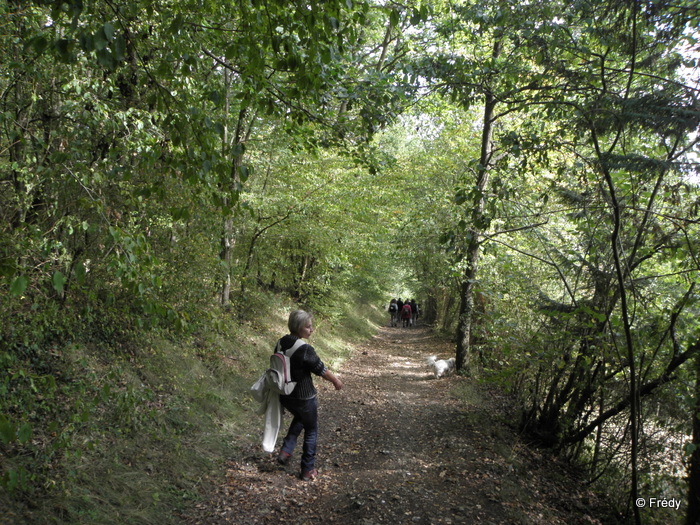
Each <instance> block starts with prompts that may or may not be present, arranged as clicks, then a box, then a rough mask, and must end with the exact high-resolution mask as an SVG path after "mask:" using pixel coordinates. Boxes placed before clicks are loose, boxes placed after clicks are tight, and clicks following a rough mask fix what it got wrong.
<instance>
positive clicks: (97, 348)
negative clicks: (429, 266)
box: [0, 296, 382, 525]
mask: <svg viewBox="0 0 700 525" xmlns="http://www.w3.org/2000/svg"><path fill="white" fill-rule="evenodd" d="M263 299H265V300H263ZM255 302H256V304H255V308H253V309H251V308H246V311H245V313H244V314H241V313H240V310H239V311H238V312H236V311H230V312H215V313H211V312H210V315H209V318H208V320H207V322H206V323H200V326H198V327H197V329H196V331H193V332H191V333H189V334H187V335H174V334H172V333H168V332H163V331H160V332H153V331H150V332H149V331H142V332H138V331H137V332H133V333H132V334H131V336H130V337H129V338H128V339H127V340H125V339H120V340H119V342H118V343H117V342H116V341H115V342H108V341H100V340H90V339H87V338H86V339H85V340H82V341H81V340H74V341H72V342H70V343H64V344H61V345H58V344H56V345H54V346H51V347H50V348H34V349H32V351H27V352H24V353H23V352H20V351H17V350H16V349H14V350H3V351H0V365H2V368H0V374H2V375H0V389H1V390H2V394H4V395H3V396H2V401H0V457H2V465H1V466H0V507H2V508H3V509H4V512H3V513H2V514H1V515H0V523H2V524H3V525H4V524H20V523H47V524H48V523H54V524H63V523H71V524H79V523H85V524H91V525H93V524H102V523H104V524H107V523H109V524H113V523H120V524H158V525H163V524H176V523H180V522H181V521H182V517H183V516H185V515H186V514H187V509H188V508H189V507H191V506H192V505H195V504H196V502H197V501H198V498H199V497H200V496H201V495H202V493H203V491H202V488H203V487H202V484H203V483H205V480H208V481H211V479H212V478H216V477H217V476H223V469H224V465H225V462H226V460H227V459H228V458H230V457H232V456H234V455H235V454H236V453H237V450H238V447H239V446H240V445H241V443H242V440H243V439H249V437H250V436H251V435H254V433H256V432H259V431H260V429H261V424H260V421H259V418H258V416H255V415H254V412H253V410H254V406H253V402H252V398H251V397H250V396H249V395H248V389H249V387H250V385H251V384H252V383H253V382H254V380H255V379H256V378H257V376H258V375H259V374H260V372H261V370H262V369H263V368H264V367H265V366H266V365H267V359H268V355H269V353H270V351H271V348H272V347H273V345H274V343H275V341H276V339H277V338H278V337H280V336H281V335H283V334H284V333H286V331H287V330H286V318H287V314H288V312H289V310H290V309H291V308H293V305H291V304H290V303H286V304H285V303H284V301H282V300H280V299H279V298H277V297H272V296H268V297H266V298H258V300H257V301H255ZM339 304H340V306H337V307H336V308H335V309H333V310H329V311H328V312H315V314H316V323H315V324H316V333H315V334H314V336H313V344H314V346H315V347H316V348H317V349H318V351H319V353H320V354H321V357H322V358H323V359H324V360H325V361H326V362H327V363H328V364H329V365H330V366H333V367H335V368H339V367H340V366H341V365H342V362H343V360H344V359H346V358H347V357H348V356H349V355H350V353H351V352H352V350H353V343H354V342H358V341H361V340H364V339H366V338H368V337H369V336H371V334H372V333H373V331H374V330H375V328H376V325H374V324H373V322H372V321H371V319H375V320H379V319H380V318H379V316H380V315H382V313H381V312H379V311H378V310H377V309H375V308H373V307H370V306H367V307H366V308H362V311H359V307H358V305H357V304H356V302H355V301H352V300H347V301H340V302H339ZM265 305H274V306H270V307H267V306H265ZM208 481H207V482H208Z"/></svg>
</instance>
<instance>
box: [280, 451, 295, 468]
mask: <svg viewBox="0 0 700 525" xmlns="http://www.w3.org/2000/svg"><path fill="white" fill-rule="evenodd" d="M290 459H292V455H291V454H290V453H289V452H285V451H284V450H280V455H279V456H277V463H279V464H280V465H289V460H290Z"/></svg>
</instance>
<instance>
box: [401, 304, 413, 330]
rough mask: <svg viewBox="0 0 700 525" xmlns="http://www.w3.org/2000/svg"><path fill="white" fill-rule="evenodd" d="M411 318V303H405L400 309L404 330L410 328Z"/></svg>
mask: <svg viewBox="0 0 700 525" xmlns="http://www.w3.org/2000/svg"><path fill="white" fill-rule="evenodd" d="M412 317H413V312H412V311H411V303H408V302H407V303H405V304H404V305H403V308H401V320H402V321H403V326H404V328H405V327H407V326H411V319H412Z"/></svg>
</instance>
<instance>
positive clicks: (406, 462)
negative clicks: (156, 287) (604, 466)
mask: <svg viewBox="0 0 700 525" xmlns="http://www.w3.org/2000/svg"><path fill="white" fill-rule="evenodd" d="M452 348H453V347H452V346H451V345H449V344H447V343H445V342H440V341H439V340H437V339H436V338H435V337H434V336H433V335H432V334H431V333H430V332H429V330H428V329H426V328H421V327H418V328H415V329H402V328H384V329H382V330H381V331H380V333H379V334H378V335H377V336H376V337H375V338H374V339H373V340H372V341H371V342H370V343H368V344H367V345H366V346H365V347H364V348H362V349H361V351H359V352H357V353H356V355H355V356H354V357H353V358H352V359H351V360H350V361H348V362H347V363H346V364H345V366H344V368H343V370H342V371H341V377H342V379H343V381H344V383H345V388H344V389H343V390H342V391H341V392H335V391H333V390H332V387H331V386H330V385H329V384H327V383H326V382H320V383H322V384H319V396H320V398H319V399H320V407H321V408H320V424H321V429H320V435H319V447H318V456H317V467H318V469H319V471H320V476H319V478H318V479H317V480H315V481H313V482H307V483H304V482H302V481H300V480H299V479H298V478H297V477H296V476H297V474H298V469H299V466H298V461H299V451H297V452H296V453H295V455H294V458H293V461H292V463H291V464H290V465H289V466H288V467H286V468H285V467H281V466H279V465H277V464H276V462H275V455H268V454H265V453H263V452H262V450H261V449H260V447H259V444H257V443H255V444H251V446H250V449H249V451H248V453H247V454H245V455H246V457H243V458H240V459H237V460H234V461H232V463H231V464H230V467H229V470H228V474H227V483H226V484H225V486H223V487H219V488H218V489H217V490H215V491H214V493H213V494H212V495H211V500H210V501H209V502H208V503H207V504H205V505H201V507H200V508H199V509H198V510H199V515H198V516H194V517H190V519H188V520H187V522H188V523H190V524H204V525H209V524H219V523H221V524H223V523H235V524H245V525H247V524H268V523H290V524H306V523H319V524H324V523H348V524H363V525H374V524H379V523H389V524H392V525H393V524H404V523H406V524H456V523H484V524H562V525H563V524H566V525H572V524H584V523H586V524H590V523H601V522H600V521H598V520H596V519H594V518H593V517H592V515H594V513H595V509H594V508H593V504H594V503H595V500H594V499H593V497H592V496H590V495H589V494H587V493H586V492H585V491H584V490H579V489H578V487H577V484H576V483H575V481H574V480H573V479H572V478H571V477H570V476H569V475H568V474H567V473H566V471H565V469H564V468H563V467H562V466H561V465H558V464H557V463H555V462H553V461H551V460H550V459H548V458H546V457H545V456H542V455H541V454H540V453H539V452H537V451H535V450H533V449H530V448H528V447H526V446H524V445H522V444H521V443H520V442H519V440H518V438H517V436H516V434H515V433H514V430H513V426H512V425H510V424H508V419H507V415H506V412H507V411H506V410H505V409H504V406H505V400H504V399H503V398H500V397H498V396H495V395H494V394H493V393H488V392H486V391H485V390H484V389H483V387H478V386H475V384H474V382H473V381H472V380H469V379H466V378H462V377H458V376H451V377H448V378H443V379H439V380H438V379H435V378H434V377H433V376H432V374H431V373H430V371H429V369H428V368H427V367H426V365H425V363H424V361H425V357H427V356H428V355H431V354H438V355H439V356H443V357H449V356H450V354H451V350H452ZM288 423H289V415H286V416H285V427H284V430H286V426H287V425H288ZM280 440H281V437H280ZM596 506H597V505H596Z"/></svg>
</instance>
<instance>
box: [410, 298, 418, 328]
mask: <svg viewBox="0 0 700 525" xmlns="http://www.w3.org/2000/svg"><path fill="white" fill-rule="evenodd" d="M411 315H412V316H413V319H412V321H411V324H412V325H413V326H416V325H417V324H418V303H416V300H415V299H411Z"/></svg>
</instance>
